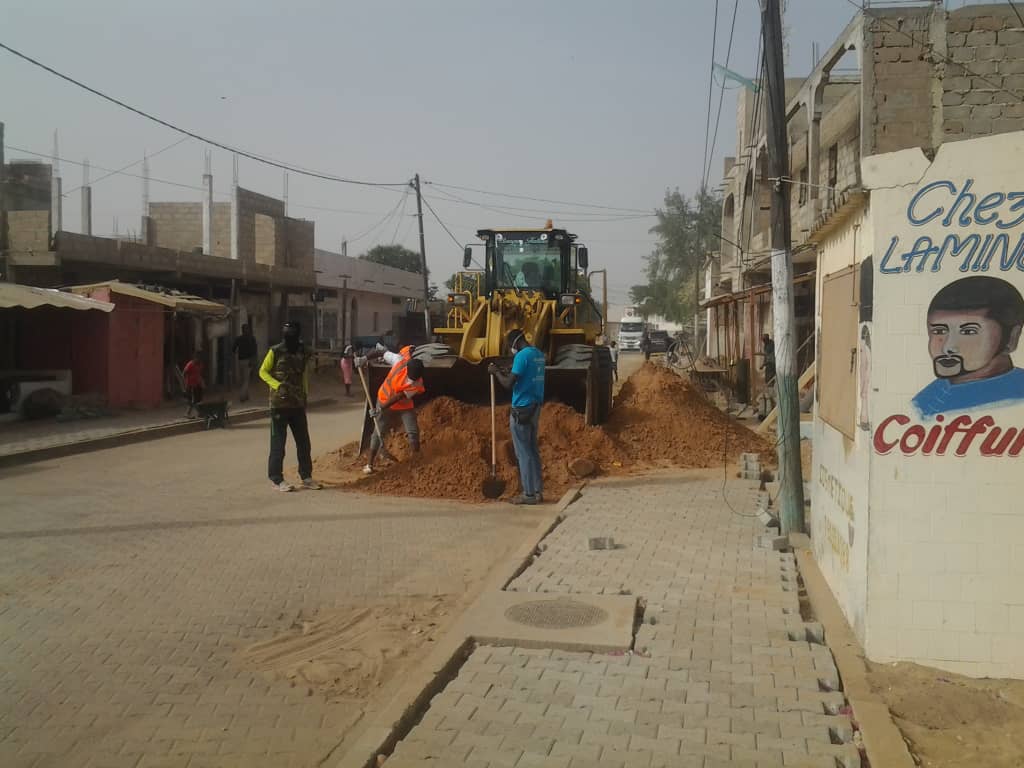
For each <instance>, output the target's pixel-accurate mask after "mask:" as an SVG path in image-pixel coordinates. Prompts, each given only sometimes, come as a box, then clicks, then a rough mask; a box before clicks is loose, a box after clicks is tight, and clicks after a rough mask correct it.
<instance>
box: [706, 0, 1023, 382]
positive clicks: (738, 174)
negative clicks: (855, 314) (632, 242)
mask: <svg viewBox="0 0 1024 768" xmlns="http://www.w3.org/2000/svg"><path fill="white" fill-rule="evenodd" d="M962 64H968V65H969V68H970V71H971V73H970V74H968V73H967V72H965V71H964V68H963V66H961V65H962ZM786 86H787V94H786V95H787V132H788V136H789V153H790V157H789V160H790V173H789V176H788V178H787V179H784V180H781V181H780V180H776V179H772V178H771V177H770V172H769V170H768V162H767V145H766V131H765V123H766V119H765V106H764V101H763V98H762V96H761V94H760V93H757V92H753V91H752V90H751V89H744V90H742V91H741V94H740V97H739V100H738V105H737V120H736V125H737V135H736V153H735V155H734V156H733V157H728V158H726V160H725V164H724V166H725V167H724V176H723V180H722V190H723V196H724V204H723V215H722V237H723V242H722V246H721V249H720V251H719V252H718V253H715V254H711V255H710V256H709V259H708V262H707V269H706V272H705V276H704V281H703V285H704V296H703V301H702V307H703V308H705V309H706V311H707V327H708V335H707V341H706V346H705V352H706V354H707V355H708V357H710V358H711V359H713V360H715V361H717V362H718V363H719V365H721V366H722V367H724V368H726V369H727V370H728V371H729V374H728V378H729V380H730V384H731V385H732V389H733V391H734V393H735V395H736V397H737V399H738V400H740V401H742V402H751V401H752V400H753V399H754V398H756V397H757V396H758V394H759V393H760V392H762V391H764V390H765V382H764V376H763V372H762V371H761V369H760V360H761V357H760V354H761V341H760V339H761V336H762V334H764V333H768V334H772V310H771V285H770V281H771V276H770V260H771V236H770V200H771V195H770V193H771V189H772V186H771V185H773V184H776V183H783V184H787V185H788V186H789V190H790V205H791V214H792V216H791V230H792V231H791V235H792V246H793V262H794V275H795V277H794V288H793V290H794V295H795V300H796V320H797V343H798V345H799V351H798V366H799V369H800V370H801V371H803V370H805V369H807V368H808V367H809V366H810V365H811V364H812V363H813V361H814V357H815V349H814V347H815V344H814V342H813V339H814V322H815V303H816V289H815V268H816V263H817V258H818V253H817V250H818V249H817V244H818V243H819V242H820V241H821V239H822V238H824V237H827V236H828V234H829V232H831V231H833V230H834V228H835V227H837V226H839V225H841V224H842V223H843V222H844V221H846V219H847V218H848V217H849V216H851V215H853V214H854V213H855V212H856V211H858V210H859V209H860V207H861V206H862V204H863V198H864V194H863V191H862V184H861V163H860V161H861V158H862V157H865V156H868V155H873V154H879V153H884V152H892V151H895V150H899V149H905V148H909V147H921V148H923V149H924V150H925V151H926V152H929V153H934V151H935V149H936V148H937V147H938V146H940V145H941V144H942V143H943V142H948V141H957V140H961V139H969V138H975V137H979V136H987V135H992V134H999V133H1006V132H1010V131H1016V130H1020V129H1021V128H1022V127H1024V103H1022V102H1021V99H1020V97H1019V95H1018V94H1019V93H1020V92H1022V91H1024V28H1022V25H1021V24H1020V22H1019V20H1018V19H1017V17H1016V15H1015V13H1014V11H1013V9H1012V8H1011V7H1010V6H1009V5H1006V4H990V5H978V6H968V7H965V8H960V9H956V10H950V11H946V10H945V9H944V8H943V7H942V6H941V5H936V4H933V3H931V4H926V5H920V6H905V5H903V6H900V7H899V8H872V9H869V10H867V11H865V12H863V13H858V14H857V15H856V16H855V17H854V18H853V20H852V21H850V23H849V24H848V25H847V27H846V28H845V29H844V30H843V31H842V33H841V34H840V35H839V37H838V38H837V39H836V40H835V42H833V44H832V45H831V46H830V47H829V48H828V49H827V50H826V51H825V52H824V54H823V55H822V56H821V58H820V60H819V61H818V64H817V65H816V66H815V68H814V70H813V71H812V72H811V73H810V75H809V76H808V77H806V78H804V79H802V80H794V79H789V80H787V82H786Z"/></svg>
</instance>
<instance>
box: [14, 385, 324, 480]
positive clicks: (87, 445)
mask: <svg viewBox="0 0 1024 768" xmlns="http://www.w3.org/2000/svg"><path fill="white" fill-rule="evenodd" d="M336 402H337V401H336V400H335V399H334V398H330V397H328V398H323V399H320V400H314V401H313V402H311V403H310V404H309V405H308V407H309V408H319V407H323V406H325V405H333V404H334V403H336ZM269 413H270V409H269V408H249V409H247V410H244V411H240V412H239V413H236V414H234V415H230V414H229V417H228V418H229V425H230V424H244V423H245V422H247V421H256V420H257V419H263V418H266V416H267V415H268V414H269ZM205 429H206V427H205V424H204V422H203V421H202V420H201V419H196V420H194V421H181V422H174V423H173V424H160V425H158V426H155V427H141V428H139V429H129V430H125V431H124V432H117V433H115V434H113V435H104V436H103V437H94V438H89V439H87V440H77V441H75V442H70V443H62V444H60V445H48V446H46V447H45V448H34V449H31V450H28V451H22V452H21V453H10V454H7V455H5V456H0V468H4V467H16V466H20V465H22V464H32V463H34V462H37V461H46V460H48V459H59V458H62V457H64V456H73V455H75V454H76V453H85V452H87V451H98V450H102V449H104V448H116V447H118V446H121V445H131V444H132V443H145V442H149V441H150V440H159V439H160V438H162V437H174V436H175V435H185V434H188V433H190V432H202V431H204V430H205Z"/></svg>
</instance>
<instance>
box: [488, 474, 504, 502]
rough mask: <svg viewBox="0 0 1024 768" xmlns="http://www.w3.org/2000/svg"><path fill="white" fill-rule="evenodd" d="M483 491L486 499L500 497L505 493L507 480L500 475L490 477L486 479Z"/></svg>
mask: <svg viewBox="0 0 1024 768" xmlns="http://www.w3.org/2000/svg"><path fill="white" fill-rule="evenodd" d="M483 491H484V498H485V499H500V498H501V495H502V494H503V493H505V481H504V480H502V479H501V478H500V477H488V478H487V479H486V480H484V488H483Z"/></svg>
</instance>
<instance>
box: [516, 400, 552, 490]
mask: <svg viewBox="0 0 1024 768" xmlns="http://www.w3.org/2000/svg"><path fill="white" fill-rule="evenodd" d="M508 425H509V429H510V431H511V432H512V445H513V447H514V448H515V450H516V460H517V461H518V462H519V482H520V484H521V485H522V488H523V494H524V495H525V496H538V495H540V494H541V493H542V492H543V491H544V477H543V474H542V473H541V466H540V447H539V446H538V444H537V438H538V436H539V435H540V406H539V405H538V406H537V407H535V408H534V409H533V417H532V418H531V419H530V420H529V421H528V422H527V423H525V424H519V423H517V422H516V417H515V415H510V416H509V423H508Z"/></svg>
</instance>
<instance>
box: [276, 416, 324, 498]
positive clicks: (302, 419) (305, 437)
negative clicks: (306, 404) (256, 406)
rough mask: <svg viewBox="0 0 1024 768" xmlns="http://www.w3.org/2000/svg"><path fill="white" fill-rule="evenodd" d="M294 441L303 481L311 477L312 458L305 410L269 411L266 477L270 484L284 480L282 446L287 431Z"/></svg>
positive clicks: (286, 436)
mask: <svg viewBox="0 0 1024 768" xmlns="http://www.w3.org/2000/svg"><path fill="white" fill-rule="evenodd" d="M289 429H291V431H292V439H293V440H295V452H296V453H297V454H298V457H299V476H300V477H301V478H302V479H303V480H305V479H307V478H310V477H312V476H313V457H312V455H311V454H310V443H309V423H308V422H307V421H306V409H305V408H271V409H270V461H269V462H268V463H267V475H268V476H269V477H270V479H271V481H272V482H275V483H280V482H281V481H282V480H284V474H283V473H284V445H285V441H286V440H287V438H288V430H289Z"/></svg>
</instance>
